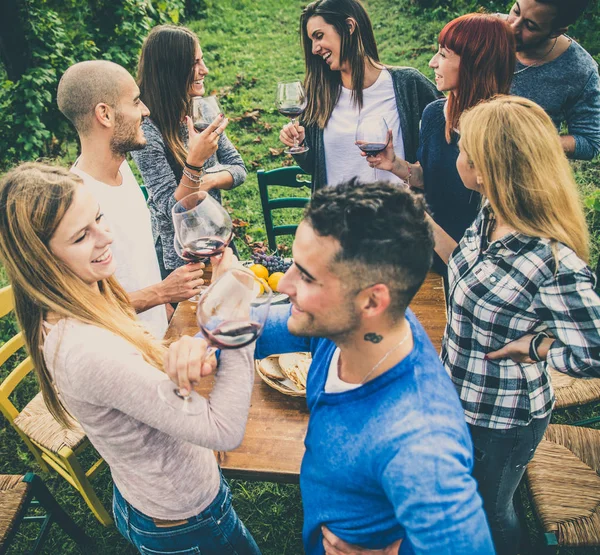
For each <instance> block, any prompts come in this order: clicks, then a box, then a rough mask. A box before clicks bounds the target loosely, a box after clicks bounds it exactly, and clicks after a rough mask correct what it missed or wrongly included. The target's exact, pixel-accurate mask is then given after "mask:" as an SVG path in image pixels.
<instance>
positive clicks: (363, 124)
mask: <svg viewBox="0 0 600 555" xmlns="http://www.w3.org/2000/svg"><path fill="white" fill-rule="evenodd" d="M355 141H356V143H355V144H356V146H357V147H358V148H360V149H361V150H362V151H363V152H366V153H367V155H369V156H376V155H377V154H379V153H380V152H383V151H384V150H385V147H386V146H387V144H388V124H387V122H386V121H385V119H384V118H383V117H382V116H373V115H371V116H365V117H361V118H360V119H359V120H358V125H357V126H356V136H355ZM373 178H374V179H377V168H373Z"/></svg>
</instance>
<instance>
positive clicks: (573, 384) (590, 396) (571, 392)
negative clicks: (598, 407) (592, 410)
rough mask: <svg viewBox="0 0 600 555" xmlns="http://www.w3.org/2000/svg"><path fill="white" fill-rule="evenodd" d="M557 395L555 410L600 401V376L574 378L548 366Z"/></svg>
mask: <svg viewBox="0 0 600 555" xmlns="http://www.w3.org/2000/svg"><path fill="white" fill-rule="evenodd" d="M548 372H549V374H550V378H551V379H552V388H553V389H554V395H555V396H556V405H555V406H554V409H555V410H559V409H565V408H568V407H574V406H579V405H587V404H588V403H594V402H598V401H600V378H573V377H572V376H569V375H568V374H564V373H563V372H559V371H558V370H554V369H553V368H548Z"/></svg>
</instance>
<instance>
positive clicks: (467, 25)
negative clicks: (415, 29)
mask: <svg viewBox="0 0 600 555" xmlns="http://www.w3.org/2000/svg"><path fill="white" fill-rule="evenodd" d="M438 43H439V45H440V47H443V48H447V49H449V50H452V52H454V53H455V54H457V55H459V56H460V65H459V67H458V89H457V90H455V91H450V95H449V96H448V109H447V113H446V140H447V141H448V142H450V138H451V135H452V130H453V129H457V128H458V120H459V119H460V116H461V114H462V113H463V112H464V111H465V110H467V109H469V108H471V107H473V106H475V105H476V104H477V103H478V102H481V101H482V100H486V99H488V98H491V97H492V96H494V95H496V94H508V92H509V90H510V84H511V81H512V77H513V73H514V71H515V63H516V55H515V37H514V35H513V32H512V30H511V28H510V26H509V25H508V23H506V22H505V21H504V20H502V19H500V18H499V17H497V16H495V15H490V14H483V13H470V14H466V15H463V16H461V17H458V18H456V19H453V20H452V21H451V22H450V23H448V24H447V25H446V26H445V27H444V28H443V29H442V31H441V33H440V36H439V37H438Z"/></svg>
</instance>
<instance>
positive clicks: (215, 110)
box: [190, 96, 221, 133]
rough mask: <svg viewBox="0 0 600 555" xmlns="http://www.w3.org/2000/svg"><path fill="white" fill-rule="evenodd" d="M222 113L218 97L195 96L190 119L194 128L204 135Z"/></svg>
mask: <svg viewBox="0 0 600 555" xmlns="http://www.w3.org/2000/svg"><path fill="white" fill-rule="evenodd" d="M220 113H221V106H220V105H219V101H218V100H217V97H216V96H195V97H194V98H192V104H191V106H190V117H191V118H192V123H193V124H194V128H195V129H196V131H198V132H199V133H202V131H204V130H205V129H206V128H207V127H208V126H209V125H210V124H211V123H212V122H213V121H214V120H215V118H216V117H217V116H218V115H219V114H220Z"/></svg>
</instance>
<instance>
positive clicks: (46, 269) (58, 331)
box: [0, 164, 260, 555]
mask: <svg viewBox="0 0 600 555" xmlns="http://www.w3.org/2000/svg"><path fill="white" fill-rule="evenodd" d="M111 243H112V236H111V233H110V230H109V228H108V226H107V224H106V223H105V221H104V218H103V215H102V212H101V211H100V207H99V206H98V203H97V202H96V201H95V200H94V197H93V196H92V194H91V192H90V191H89V190H88V189H87V188H86V187H84V186H83V182H82V180H81V178H80V177H78V176H76V175H75V174H72V173H69V172H67V171H66V170H65V169H63V168H58V167H52V166H45V165H42V164H24V165H22V166H20V167H18V168H16V169H15V170H13V171H11V172H9V173H8V174H7V175H6V176H5V178H4V180H3V181H2V183H0V258H1V261H2V263H3V264H4V267H5V268H6V270H7V272H8V276H9V279H10V281H11V283H12V286H13V291H14V296H15V306H16V312H17V316H18V319H19V322H20V325H21V328H22V329H23V331H24V334H25V338H26V343H27V348H28V350H29V352H30V354H31V357H32V358H33V361H34V366H35V368H36V372H37V374H38V379H39V382H40V384H41V388H42V393H43V396H44V400H45V402H46V405H47V406H48V409H49V410H50V412H51V413H52V414H53V415H54V417H55V418H56V419H57V420H58V421H60V422H61V423H63V424H64V425H66V426H73V425H74V423H73V420H72V418H75V419H76V420H77V421H78V423H79V424H80V425H81V427H82V428H83V430H84V431H85V433H86V434H87V436H88V438H89V439H90V441H91V442H92V444H93V445H94V446H95V447H96V449H97V450H98V452H99V453H100V454H101V455H102V457H104V459H105V460H106V461H107V463H108V465H109V466H110V469H111V474H112V477H113V480H114V483H115V496H114V501H113V512H114V516H115V521H116V525H117V528H118V529H119V531H120V532H121V533H122V534H123V535H124V536H125V538H126V539H128V540H129V541H130V542H131V543H133V544H134V545H135V546H136V547H137V548H138V549H139V550H140V552H141V553H163V552H171V551H172V550H174V549H175V550H179V552H181V553H199V552H202V553H203V554H214V555H217V554H221V553H227V552H231V553H250V554H257V553H260V552H259V550H258V547H257V546H256V543H255V542H254V540H253V539H252V537H251V535H250V534H249V532H248V531H247V530H246V528H245V527H244V525H243V524H242V523H241V521H240V520H239V518H238V517H237V515H236V513H235V511H234V510H233V508H232V507H231V493H230V491H229V488H228V486H227V483H226V482H225V481H224V480H223V479H222V477H221V475H220V471H219V467H218V465H217V463H216V460H215V457H214V455H213V450H231V449H234V448H235V447H237V446H238V445H239V444H240V442H241V441H242V438H243V435H244V428H245V425H246V419H247V416H248V408H249V405H250V393H251V389H252V382H253V366H252V363H253V360H252V359H253V353H252V349H251V348H244V349H239V350H236V351H233V352H227V353H223V355H222V356H221V359H220V364H219V369H218V371H217V376H216V381H215V386H214V388H213V390H212V392H211V394H210V396H209V398H207V399H203V401H202V402H203V403H204V405H203V408H204V410H203V412H202V413H201V414H197V415H191V414H187V413H186V412H183V411H176V410H174V409H173V408H171V406H170V405H168V404H167V403H164V402H162V401H161V399H160V398H159V395H158V389H157V386H158V383H159V382H161V381H162V380H165V379H167V378H166V376H165V374H164V373H163V370H164V372H166V373H167V374H168V376H169V378H171V380H172V381H173V382H174V383H175V384H176V386H178V387H180V388H182V389H183V390H184V392H186V391H189V390H190V388H191V385H190V384H191V383H192V382H197V381H199V380H200V378H201V377H202V376H204V375H206V374H208V373H210V372H211V371H212V370H213V369H214V366H215V365H216V364H215V362H214V360H213V361H212V362H207V361H205V360H204V355H205V353H206V342H205V341H203V340H201V339H194V338H190V337H183V338H182V339H181V340H179V341H176V342H174V343H173V344H171V345H170V347H169V348H168V349H167V348H165V347H164V346H163V345H162V344H161V343H159V342H157V341H156V340H155V339H154V338H153V336H151V334H150V333H149V332H148V331H147V330H146V328H145V327H144V326H143V325H142V324H141V323H139V322H138V321H137V320H136V317H135V312H134V311H133V309H132V307H131V305H130V303H129V301H128V298H127V295H126V293H125V291H124V290H123V289H122V288H121V286H120V285H119V284H118V282H117V281H116V280H115V278H114V277H113V274H114V271H115V262H114V260H113V256H112V252H111V247H110V245H111ZM231 256H232V254H231V250H230V249H227V250H226V252H225V254H224V257H223V258H224V261H223V266H220V265H219V261H217V260H215V261H214V264H215V275H216V276H218V275H219V274H220V273H221V271H220V270H219V268H220V267H228V265H229V263H230V262H229V260H227V259H228V258H229V257H231ZM31 260H43V261H44V264H30V263H29V262H28V261H31Z"/></svg>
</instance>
